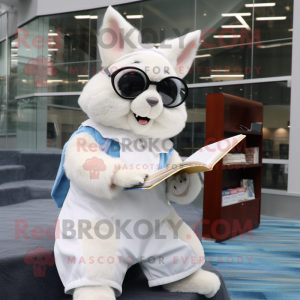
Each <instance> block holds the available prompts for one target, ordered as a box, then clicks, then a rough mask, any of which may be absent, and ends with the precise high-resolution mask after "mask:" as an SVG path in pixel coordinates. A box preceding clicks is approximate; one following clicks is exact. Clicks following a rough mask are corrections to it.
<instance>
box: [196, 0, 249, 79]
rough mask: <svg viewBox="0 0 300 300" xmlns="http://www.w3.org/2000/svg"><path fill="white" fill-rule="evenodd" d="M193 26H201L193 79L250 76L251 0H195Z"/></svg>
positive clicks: (241, 77) (243, 77)
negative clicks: (194, 20)
mask: <svg viewBox="0 0 300 300" xmlns="http://www.w3.org/2000/svg"><path fill="white" fill-rule="evenodd" d="M196 3H197V7H196V12H197V19H196V28H197V29H201V30H202V34H201V47H200V48H199V50H198V53H197V57H196V59H195V71H194V76H195V77H194V81H195V83H197V82H215V81H228V80H242V79H248V78H251V74H252V72H253V70H252V65H251V49H252V45H251V42H252V35H253V30H252V15H253V9H252V8H249V7H246V4H252V3H253V1H251V0H249V1H245V0H239V1H236V0H229V1H222V0H211V1H206V0H197V1H196Z"/></svg>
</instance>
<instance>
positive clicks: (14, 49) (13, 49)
mask: <svg viewBox="0 0 300 300" xmlns="http://www.w3.org/2000/svg"><path fill="white" fill-rule="evenodd" d="M10 50H11V51H18V49H16V48H12V49H10Z"/></svg>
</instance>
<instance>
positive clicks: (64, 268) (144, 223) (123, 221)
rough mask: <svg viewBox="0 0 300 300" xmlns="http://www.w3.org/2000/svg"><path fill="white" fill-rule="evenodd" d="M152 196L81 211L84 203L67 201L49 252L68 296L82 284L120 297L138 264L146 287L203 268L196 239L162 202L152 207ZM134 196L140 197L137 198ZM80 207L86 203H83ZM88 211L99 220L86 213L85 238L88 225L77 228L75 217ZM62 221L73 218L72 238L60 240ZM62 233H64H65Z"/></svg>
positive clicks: (174, 279) (90, 206) (170, 208)
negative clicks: (103, 288)
mask: <svg viewBox="0 0 300 300" xmlns="http://www.w3.org/2000/svg"><path fill="white" fill-rule="evenodd" d="M163 188H164V187H162V189H163ZM157 192H158V191H157V189H156V191H155V189H153V191H152V190H149V191H146V193H145V191H143V192H142V193H143V194H141V193H139V191H132V192H126V193H128V194H126V198H127V199H124V198H123V199H120V200H116V201H117V202H116V203H114V202H113V201H110V202H106V203H107V205H106V207H103V202H102V203H100V204H99V207H97V206H95V202H93V203H94V204H93V205H89V207H86V208H84V207H82V206H83V202H82V201H80V200H78V201H80V205H81V210H80V209H79V207H77V204H76V199H74V198H72V201H67V200H68V199H66V201H65V203H64V206H63V208H62V210H61V213H60V216H59V219H60V220H59V222H58V223H59V224H60V225H59V226H60V237H59V238H57V239H56V242H55V249H54V251H55V260H56V266H57V269H58V272H59V275H60V277H61V280H62V282H63V284H64V286H65V292H66V293H69V294H72V293H73V291H74V289H75V288H78V287H81V286H89V285H91V286H95V285H107V286H110V287H112V288H114V290H115V293H116V296H119V295H121V293H122V283H123V280H124V277H125V274H126V272H127V270H128V268H129V267H131V266H132V265H134V264H136V263H139V264H140V265H141V268H142V270H143V272H144V274H145V276H146V277H147V279H148V282H149V286H150V287H152V286H158V285H163V284H167V283H170V282H174V281H177V280H180V279H182V278H185V277H187V276H189V275H190V274H192V273H194V272H195V271H196V270H198V269H199V268H200V267H201V266H202V265H203V264H204V262H205V261H204V251H203V248H202V245H201V243H200V241H199V239H198V237H197V236H196V234H195V233H194V232H193V230H192V229H191V228H190V227H189V226H188V225H186V224H185V223H183V221H182V220H181V219H180V218H179V216H178V215H177V214H176V212H175V211H174V209H173V207H172V206H171V205H170V204H168V201H167V200H166V201H160V200H159V201H160V202H159V203H158V202H157V203H155V201H156V200H155V199H158V198H157V197H155V196H157ZM130 193H132V194H130ZM153 193H156V195H155V194H153ZM138 194H139V195H140V197H139V199H136V195H138ZM132 195H134V197H131V196H132ZM141 195H142V196H141ZM81 196H82V194H81ZM143 197H144V198H143ZM67 198H68V197H67ZM132 198H134V199H132ZM157 201H158V200H157ZM98 202H99V201H98ZM84 203H85V204H86V205H88V203H87V201H85V202H84ZM159 205H160V209H159V210H157V206H159ZM74 207H75V208H76V209H74ZM90 208H91V209H92V210H93V211H98V212H99V211H101V209H102V212H103V216H102V217H101V218H100V217H96V216H95V215H94V216H91V214H92V211H90V212H89V214H87V215H88V216H89V217H90V218H89V220H93V221H91V222H90V225H91V227H90V229H89V230H88V234H84V228H86V227H87V226H88V225H87V223H84V224H81V223H80V222H79V219H80V216H82V218H83V219H85V218H86V216H87V215H86V216H85V215H84V214H85V212H86V210H87V209H90ZM129 208H130V209H129ZM152 208H153V209H154V210H155V211H152ZM125 212H126V213H125ZM108 215H113V218H110V217H107V216H108ZM164 215H165V217H163V216H164ZM124 216H126V218H125V217H124ZM149 216H152V218H150V217H149ZM156 217H157V218H156ZM66 219H67V220H70V219H71V220H73V221H72V222H73V227H74V228H75V229H77V230H75V231H76V233H75V235H73V236H72V238H65V237H64V236H63V234H64V231H65V229H64V225H63V220H66ZM76 220H77V221H76ZM99 220H100V221H99ZM103 220H105V221H103ZM108 220H110V221H109V222H108ZM107 222H108V223H107ZM88 223H89V222H88ZM74 224H75V225H74ZM122 226H123V227H122ZM69 233H70V232H69ZM65 235H68V234H67V233H66V232H65Z"/></svg>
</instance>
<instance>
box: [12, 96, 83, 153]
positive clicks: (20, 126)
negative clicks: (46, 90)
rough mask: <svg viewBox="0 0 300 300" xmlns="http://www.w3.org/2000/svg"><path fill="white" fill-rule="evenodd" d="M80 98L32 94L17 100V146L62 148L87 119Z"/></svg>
mask: <svg viewBox="0 0 300 300" xmlns="http://www.w3.org/2000/svg"><path fill="white" fill-rule="evenodd" d="M77 98H78V97H71V96H69V97H29V98H24V99H20V100H18V101H17V107H18V120H17V126H16V127H17V129H16V144H17V148H18V149H38V150H59V149H62V148H63V146H64V144H65V143H66V142H67V141H68V140H69V138H70V137H71V135H72V134H73V132H74V131H76V130H77V129H78V127H79V126H80V124H81V123H82V122H83V121H85V120H87V119H88V117H87V116H86V114H85V113H84V112H83V111H82V110H81V109H80V108H79V106H78V104H77Z"/></svg>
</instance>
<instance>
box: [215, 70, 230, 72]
mask: <svg viewBox="0 0 300 300" xmlns="http://www.w3.org/2000/svg"><path fill="white" fill-rule="evenodd" d="M211 72H229V70H211Z"/></svg>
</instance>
